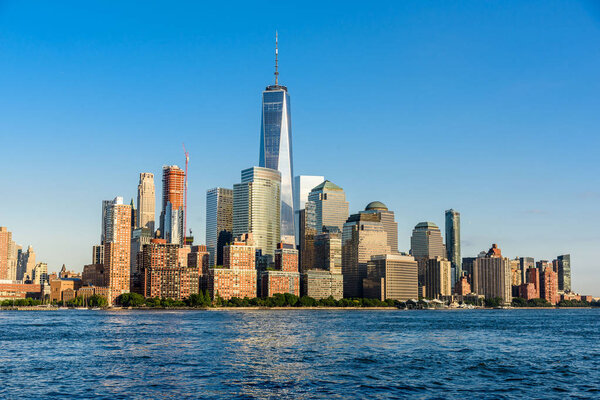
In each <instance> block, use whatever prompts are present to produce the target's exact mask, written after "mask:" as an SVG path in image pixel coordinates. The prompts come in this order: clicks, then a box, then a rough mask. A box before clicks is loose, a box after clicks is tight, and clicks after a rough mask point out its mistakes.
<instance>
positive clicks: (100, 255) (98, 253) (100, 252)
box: [92, 244, 104, 264]
mask: <svg viewBox="0 0 600 400" xmlns="http://www.w3.org/2000/svg"><path fill="white" fill-rule="evenodd" d="M92 264H104V245H102V244H100V245H96V246H93V247H92Z"/></svg>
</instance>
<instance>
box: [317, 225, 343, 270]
mask: <svg viewBox="0 0 600 400" xmlns="http://www.w3.org/2000/svg"><path fill="white" fill-rule="evenodd" d="M313 263H314V265H313V268H315V269H322V270H326V271H329V272H331V273H333V274H341V273H342V232H341V231H340V230H339V229H338V227H337V226H324V227H323V231H322V232H321V233H319V234H318V235H316V236H315V240H314V262H313Z"/></svg>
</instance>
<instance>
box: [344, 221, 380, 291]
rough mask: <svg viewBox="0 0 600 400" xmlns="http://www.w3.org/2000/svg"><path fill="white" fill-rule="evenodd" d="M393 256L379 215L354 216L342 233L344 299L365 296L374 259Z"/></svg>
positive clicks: (345, 225)
mask: <svg viewBox="0 0 600 400" xmlns="http://www.w3.org/2000/svg"><path fill="white" fill-rule="evenodd" d="M389 253H390V247H389V246H388V245H387V233H386V231H385V229H384V227H383V224H382V223H381V222H380V221H379V218H378V217H377V215H374V214H365V213H358V214H354V215H351V216H350V217H349V218H348V220H347V222H346V223H345V224H344V229H343V231H342V275H343V276H344V297H348V298H349V297H363V290H362V289H363V288H362V286H363V279H364V278H366V277H367V263H368V262H369V261H370V260H371V256H374V255H381V254H389Z"/></svg>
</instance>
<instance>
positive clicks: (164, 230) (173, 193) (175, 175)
mask: <svg viewBox="0 0 600 400" xmlns="http://www.w3.org/2000/svg"><path fill="white" fill-rule="evenodd" d="M184 193H185V171H183V170H182V169H181V168H179V167H178V166H177V165H170V166H165V167H163V196H162V212H161V213H160V234H161V237H162V238H163V239H166V240H167V242H168V243H177V244H181V245H183V244H184V236H185V232H183V220H184V217H185V216H184V209H183V207H184Z"/></svg>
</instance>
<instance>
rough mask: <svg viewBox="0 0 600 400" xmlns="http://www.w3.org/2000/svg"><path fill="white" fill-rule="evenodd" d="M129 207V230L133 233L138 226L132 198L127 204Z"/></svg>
mask: <svg viewBox="0 0 600 400" xmlns="http://www.w3.org/2000/svg"><path fill="white" fill-rule="evenodd" d="M129 207H131V230H132V231H133V230H134V229H135V228H137V226H138V222H137V220H138V218H137V217H138V216H137V209H136V208H135V203H134V202H133V198H131V201H130V202H129Z"/></svg>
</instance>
